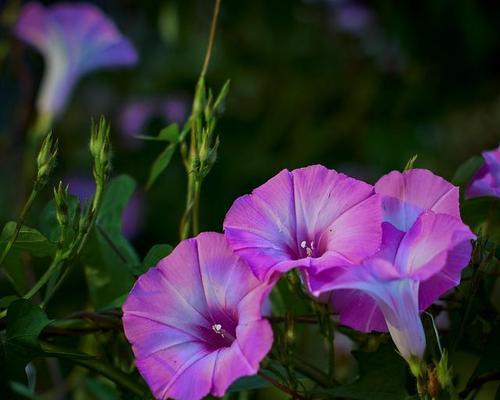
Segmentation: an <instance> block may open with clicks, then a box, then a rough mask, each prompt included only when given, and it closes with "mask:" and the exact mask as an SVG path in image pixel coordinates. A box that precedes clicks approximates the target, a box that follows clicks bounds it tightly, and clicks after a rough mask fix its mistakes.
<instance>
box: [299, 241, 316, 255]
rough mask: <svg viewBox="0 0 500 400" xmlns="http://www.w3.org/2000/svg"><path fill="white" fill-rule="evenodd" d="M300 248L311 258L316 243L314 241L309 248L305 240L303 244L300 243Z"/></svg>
mask: <svg viewBox="0 0 500 400" xmlns="http://www.w3.org/2000/svg"><path fill="white" fill-rule="evenodd" d="M300 247H302V248H303V249H305V251H306V254H307V256H308V257H311V256H312V255H313V250H314V242H313V241H311V243H310V244H309V246H308V245H307V242H306V241H305V240H303V241H302V242H300Z"/></svg>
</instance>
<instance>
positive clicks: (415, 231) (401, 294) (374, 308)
mask: <svg viewBox="0 0 500 400" xmlns="http://www.w3.org/2000/svg"><path fill="white" fill-rule="evenodd" d="M375 191H376V192H377V193H379V194H381V195H382V196H383V197H382V204H383V207H384V220H385V222H384V223H383V241H382V246H381V249H380V251H379V252H378V253H377V254H375V255H374V256H372V257H369V258H367V259H365V260H363V261H362V262H361V263H359V265H356V266H353V267H350V268H344V269H343V271H339V269H337V270H326V271H324V272H322V273H320V274H319V275H318V276H317V277H316V279H315V280H314V282H313V283H314V286H313V287H312V291H313V293H314V294H316V295H318V294H320V293H323V292H327V291H330V290H334V294H333V303H334V305H335V306H336V308H337V309H338V310H339V312H340V321H341V322H342V323H343V324H346V325H348V326H351V327H353V328H355V329H358V330H361V331H372V330H378V331H387V330H389V332H390V333H391V336H392V337H393V339H394V342H395V343H396V345H397V347H398V349H399V351H400V352H401V354H402V355H403V356H404V357H405V358H406V359H407V360H410V359H411V357H412V356H414V357H417V358H421V357H422V356H423V352H424V349H425V335H424V332H423V328H422V323H421V321H420V312H422V311H423V310H425V309H426V308H428V307H429V306H430V305H431V304H432V303H433V302H434V301H435V300H436V299H437V298H438V297H439V296H440V295H442V294H443V293H444V292H446V291H447V290H449V289H450V288H452V287H454V286H456V285H457V284H458V283H459V282H460V273H461V271H462V269H463V268H464V267H465V266H466V265H467V264H468V262H469V260H470V256H471V251H472V244H471V239H474V238H475V236H474V234H473V233H472V232H471V231H470V229H469V228H468V227H467V226H466V225H464V224H463V223H462V221H461V220H460V214H459V208H458V188H456V187H454V186H453V185H451V184H450V183H448V182H446V181H445V180H444V179H442V178H440V177H438V176H436V175H434V174H432V173H431V172H430V171H426V170H420V169H415V170H410V171H406V172H404V173H399V172H392V173H390V174H388V175H386V176H384V177H382V178H381V179H380V180H379V182H377V184H376V185H375Z"/></svg>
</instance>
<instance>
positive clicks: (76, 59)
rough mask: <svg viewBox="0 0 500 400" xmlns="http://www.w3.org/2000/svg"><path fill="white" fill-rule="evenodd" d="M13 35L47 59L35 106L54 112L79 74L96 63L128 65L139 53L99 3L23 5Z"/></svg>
mask: <svg viewBox="0 0 500 400" xmlns="http://www.w3.org/2000/svg"><path fill="white" fill-rule="evenodd" d="M14 32H15V34H16V35H17V36H18V37H19V38H21V39H22V40H24V41H26V42H27V43H29V44H31V45H32V46H34V47H36V48H37V49H38V50H39V51H40V52H41V53H42V55H43V57H44V59H45V73H44V77H43V80H42V84H41V88H40V92H39V96H38V99H37V107H38V110H39V112H40V113H42V114H44V115H50V116H52V117H55V116H57V115H59V114H60V113H61V111H62V110H63V109H64V107H65V105H66V103H67V101H68V98H69V96H70V94H71V91H72V89H73V87H74V86H75V84H76V83H77V81H78V79H79V77H80V76H82V75H84V74H86V73H87V72H90V71H92V70H95V69H98V68H105V67H113V66H125V65H132V64H135V63H136V62H137V53H136V51H135V49H134V47H133V46H132V44H131V43H130V42H129V41H128V39H126V38H125V37H124V36H123V35H122V34H121V33H120V32H119V30H118V29H117V28H116V26H115V24H114V23H113V21H111V20H110V19H109V18H108V17H107V16H106V15H105V14H104V13H103V12H102V11H101V10H100V9H99V8H97V7H95V6H93V5H91V4H88V3H60V4H56V5H53V6H50V7H44V6H43V5H41V4H39V3H28V4H26V5H25V6H24V7H23V8H22V10H21V13H20V15H19V19H18V21H17V23H16V26H15V30H14Z"/></svg>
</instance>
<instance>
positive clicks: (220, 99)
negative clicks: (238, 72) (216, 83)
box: [214, 79, 231, 114]
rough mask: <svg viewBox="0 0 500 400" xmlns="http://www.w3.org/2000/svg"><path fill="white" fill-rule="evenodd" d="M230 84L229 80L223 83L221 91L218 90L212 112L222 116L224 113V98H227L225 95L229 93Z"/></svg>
mask: <svg viewBox="0 0 500 400" xmlns="http://www.w3.org/2000/svg"><path fill="white" fill-rule="evenodd" d="M230 83H231V80H229V79H228V80H227V81H226V82H225V83H224V86H222V89H221V90H220V92H219V95H218V96H217V99H216V100H215V103H214V110H215V111H216V112H217V113H219V114H222V113H223V112H224V108H225V103H226V97H227V94H228V92H229V86H230Z"/></svg>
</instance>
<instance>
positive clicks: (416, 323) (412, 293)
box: [331, 259, 425, 360]
mask: <svg viewBox="0 0 500 400" xmlns="http://www.w3.org/2000/svg"><path fill="white" fill-rule="evenodd" d="M394 272H395V271H394V269H393V267H392V265H390V263H388V262H387V261H385V260H381V259H371V260H370V261H369V264H365V265H363V266H355V267H351V268H348V269H346V270H345V272H344V273H343V274H342V275H341V276H339V277H338V278H337V279H336V280H335V282H334V283H332V285H331V289H333V290H338V289H355V290H359V291H362V292H363V293H365V294H366V295H368V296H370V297H372V298H373V299H374V300H375V301H376V303H377V305H378V307H379V310H380V311H381V312H382V314H383V316H384V318H385V322H386V324H387V328H388V329H389V332H390V334H391V337H392V339H393V341H394V343H395V344H396V347H397V348H398V350H399V352H400V353H401V355H402V356H403V357H404V358H405V359H406V360H409V359H410V357H411V356H416V357H418V358H419V359H421V358H422V357H423V354H424V351H425V333H424V330H423V327H422V322H421V320H420V315H419V308H418V290H419V282H418V281H414V280H412V279H398V278H395V277H394ZM343 293H344V294H345V293H346V292H345V291H339V292H334V297H335V295H336V294H339V296H341V295H342V294H343ZM347 293H348V292H347ZM361 305H362V306H367V305H368V306H370V307H372V306H373V304H372V303H368V302H363V303H361ZM348 311H349V309H348ZM363 311H364V314H366V313H367V312H368V311H369V312H374V311H373V308H370V309H369V310H363ZM341 318H342V317H341ZM344 321H346V319H344ZM347 321H354V323H355V325H357V326H359V325H362V321H361V320H359V319H357V320H356V319H353V318H352V317H351V318H348V319H347Z"/></svg>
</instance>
